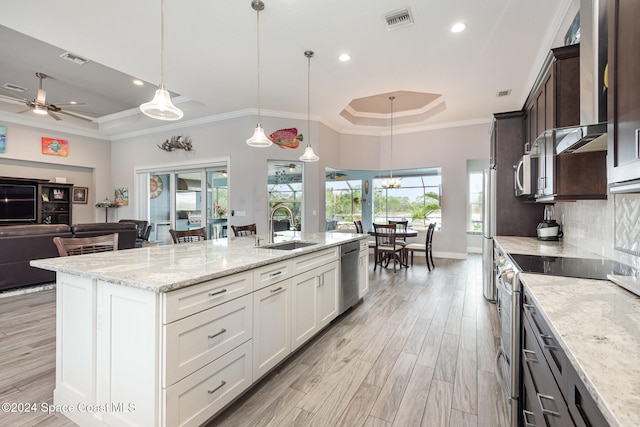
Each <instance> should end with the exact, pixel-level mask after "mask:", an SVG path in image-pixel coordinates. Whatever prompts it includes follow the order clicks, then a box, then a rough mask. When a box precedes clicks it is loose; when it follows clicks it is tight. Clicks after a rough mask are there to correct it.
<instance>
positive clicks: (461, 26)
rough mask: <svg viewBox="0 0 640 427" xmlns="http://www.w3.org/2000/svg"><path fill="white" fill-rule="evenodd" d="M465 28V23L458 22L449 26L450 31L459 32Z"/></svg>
mask: <svg viewBox="0 0 640 427" xmlns="http://www.w3.org/2000/svg"><path fill="white" fill-rule="evenodd" d="M465 28H467V26H466V24H464V23H462V22H458V23H457V24H453V27H451V32H452V33H459V32H461V31H464V29H465Z"/></svg>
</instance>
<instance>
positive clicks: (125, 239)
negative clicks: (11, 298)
mask: <svg viewBox="0 0 640 427" xmlns="http://www.w3.org/2000/svg"><path fill="white" fill-rule="evenodd" d="M111 233H118V249H119V250H120V249H130V248H133V247H134V246H135V243H136V235H137V229H136V225H135V224H131V223H92V224H73V225H71V226H69V225H66V224H25V225H6V226H1V227H0V254H2V255H1V256H0V292H2V291H6V290H8V289H15V288H21V287H25V286H32V285H37V284H41V283H51V282H55V280H56V274H55V272H53V271H48V270H42V269H40V268H35V267H31V265H29V262H30V261H31V260H33V259H43V258H54V257H57V256H59V254H58V250H57V249H56V246H55V244H54V243H53V238H54V237H56V236H57V237H63V238H69V237H71V238H72V237H93V236H100V235H103V234H111Z"/></svg>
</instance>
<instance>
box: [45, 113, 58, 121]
mask: <svg viewBox="0 0 640 427" xmlns="http://www.w3.org/2000/svg"><path fill="white" fill-rule="evenodd" d="M59 112H61V111H59ZM47 113H48V114H49V115H50V116H51V117H52V118H53V119H55V120H56V121H60V120H62V119H61V118H60V116H58V115H56V113H54V112H53V111H47Z"/></svg>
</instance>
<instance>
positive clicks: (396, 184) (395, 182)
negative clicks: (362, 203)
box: [382, 96, 402, 188]
mask: <svg viewBox="0 0 640 427" xmlns="http://www.w3.org/2000/svg"><path fill="white" fill-rule="evenodd" d="M394 99H396V97H395V96H390V97H389V100H390V101H391V138H390V141H389V147H390V152H391V153H390V154H391V155H390V157H389V163H390V164H391V167H390V168H389V181H387V180H386V179H384V180H382V187H383V188H394V187H396V188H399V187H400V186H402V181H401V180H400V179H399V178H397V179H393V100H394Z"/></svg>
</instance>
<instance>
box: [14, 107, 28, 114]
mask: <svg viewBox="0 0 640 427" xmlns="http://www.w3.org/2000/svg"><path fill="white" fill-rule="evenodd" d="M27 111H31V108H27V109H26V110H22V111H18V112H17V113H16V114H22V113H26V112H27Z"/></svg>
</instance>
